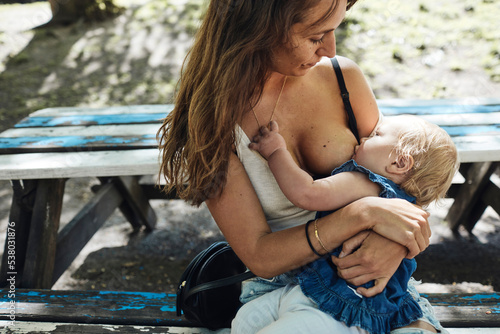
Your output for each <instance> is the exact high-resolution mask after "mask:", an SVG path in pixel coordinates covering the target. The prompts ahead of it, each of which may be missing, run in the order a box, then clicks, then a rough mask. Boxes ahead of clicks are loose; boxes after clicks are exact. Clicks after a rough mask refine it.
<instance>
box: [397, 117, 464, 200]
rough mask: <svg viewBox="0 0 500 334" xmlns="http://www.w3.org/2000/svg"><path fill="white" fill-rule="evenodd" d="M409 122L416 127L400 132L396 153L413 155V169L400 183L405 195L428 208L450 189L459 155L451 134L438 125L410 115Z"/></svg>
mask: <svg viewBox="0 0 500 334" xmlns="http://www.w3.org/2000/svg"><path fill="white" fill-rule="evenodd" d="M398 117H407V118H408V122H412V123H413V124H415V126H414V127H411V128H409V127H407V128H406V129H405V130H402V131H401V132H400V133H399V140H398V144H397V145H396V147H395V148H394V153H395V154H396V155H397V156H398V157H399V156H408V155H409V156H412V157H413V160H414V165H413V168H412V169H411V170H410V171H409V172H408V177H407V179H406V180H405V181H404V182H403V183H401V188H403V190H404V191H406V193H408V194H409V195H411V196H414V197H415V198H416V201H417V204H418V205H421V206H427V205H429V204H430V203H431V202H433V201H435V200H439V199H442V198H444V197H445V196H446V192H447V191H448V189H449V188H450V186H451V182H452V180H453V177H454V175H455V173H456V172H457V170H458V167H459V161H458V153H457V149H456V147H455V144H454V143H453V141H452V140H451V137H450V136H449V135H448V133H447V132H446V131H445V130H443V129H442V128H440V127H439V126H437V125H435V124H433V123H430V122H428V121H426V120H424V119H422V118H419V117H416V116H410V115H404V116H398Z"/></svg>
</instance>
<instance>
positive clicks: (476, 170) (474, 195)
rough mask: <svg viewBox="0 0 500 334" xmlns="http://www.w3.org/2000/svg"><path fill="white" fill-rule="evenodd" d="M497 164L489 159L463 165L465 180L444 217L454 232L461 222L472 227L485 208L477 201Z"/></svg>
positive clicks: (468, 227)
mask: <svg viewBox="0 0 500 334" xmlns="http://www.w3.org/2000/svg"><path fill="white" fill-rule="evenodd" d="M497 166H498V163H496V162H491V161H489V162H477V163H473V164H471V165H470V167H469V166H465V167H466V168H465V169H466V170H467V171H466V173H465V175H464V177H465V182H464V183H463V184H462V185H461V186H460V189H459V191H458V193H457V196H456V197H455V202H454V203H453V205H452V206H451V207H450V209H449V211H448V214H447V216H446V218H445V219H446V221H448V224H449V226H450V228H451V230H452V231H453V232H454V233H456V232H457V231H458V228H459V226H460V225H462V224H463V225H465V226H467V229H468V230H470V231H472V229H473V228H474V225H475V223H476V222H477V220H478V219H479V218H480V217H481V215H482V213H483V212H484V210H485V209H486V206H485V205H484V204H481V203H479V202H480V198H481V194H482V192H483V190H484V189H485V187H486V185H487V184H488V182H489V180H490V177H491V174H493V172H494V171H495V170H496V168H497ZM462 170H463V169H461V171H462ZM478 203H479V204H478Z"/></svg>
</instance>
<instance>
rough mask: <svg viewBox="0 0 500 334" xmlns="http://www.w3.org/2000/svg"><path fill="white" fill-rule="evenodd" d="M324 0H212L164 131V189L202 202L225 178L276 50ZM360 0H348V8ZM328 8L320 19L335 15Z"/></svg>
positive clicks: (162, 145)
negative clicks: (242, 122) (243, 120)
mask: <svg viewBox="0 0 500 334" xmlns="http://www.w3.org/2000/svg"><path fill="white" fill-rule="evenodd" d="M320 1H321V0H211V1H210V4H209V6H208V9H207V12H206V14H205V17H204V19H203V22H202V24H201V26H200V28H199V30H198V32H197V34H196V36H195V40H194V44H193V47H192V49H191V51H190V52H189V54H188V55H187V57H186V60H185V61H184V64H183V69H182V71H181V72H182V73H181V77H180V80H179V84H178V92H177V95H176V100H175V107H174V109H173V110H172V111H171V112H170V113H169V114H168V115H167V117H166V118H165V121H164V123H163V125H162V126H161V128H160V130H159V131H158V134H157V136H158V138H159V143H160V150H161V155H162V161H161V173H163V176H164V178H165V180H166V186H165V187H164V191H166V192H170V191H172V190H174V189H175V190H176V192H177V195H178V196H179V197H180V198H182V199H184V200H187V201H189V202H190V203H192V204H194V205H200V204H201V203H202V202H203V201H205V200H206V199H207V198H210V197H211V196H214V195H216V194H217V193H218V192H219V191H220V190H221V189H222V188H223V187H224V185H225V183H226V174H227V170H228V164H229V157H230V154H231V152H232V150H233V147H234V143H235V132H234V131H235V126H236V124H237V122H239V121H240V120H241V117H242V115H243V114H244V113H245V112H247V111H249V110H250V108H251V105H250V101H252V98H254V100H255V97H260V95H261V94H262V89H263V87H264V84H265V82H266V80H267V78H268V75H269V73H270V69H271V66H272V59H271V55H272V50H273V49H275V48H276V46H280V45H281V46H285V44H286V43H287V42H288V41H289V40H290V39H289V37H290V36H289V35H288V34H289V32H290V31H291V27H292V25H294V24H296V23H299V22H301V21H302V20H303V19H304V13H306V10H307V9H309V8H312V7H314V6H316V5H317V4H318V3H319V2H320ZM356 1H357V0H350V1H348V2H347V9H349V8H350V7H351V6H352V5H353V4H354V3H355V2H356ZM336 6H337V1H332V6H331V8H330V10H329V11H328V12H327V13H325V14H324V16H323V18H322V19H321V20H320V21H318V22H317V23H320V22H322V21H323V20H325V19H327V18H328V17H330V16H331V15H332V14H333V13H334V12H335V9H336Z"/></svg>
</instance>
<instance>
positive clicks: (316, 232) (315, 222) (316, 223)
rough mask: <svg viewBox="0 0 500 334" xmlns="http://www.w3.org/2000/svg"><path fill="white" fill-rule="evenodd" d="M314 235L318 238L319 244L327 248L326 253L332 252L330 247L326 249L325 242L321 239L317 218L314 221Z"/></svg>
mask: <svg viewBox="0 0 500 334" xmlns="http://www.w3.org/2000/svg"><path fill="white" fill-rule="evenodd" d="M314 235H315V236H316V239H318V242H319V244H320V245H321V247H322V248H323V249H324V250H325V252H326V253H330V251H329V250H328V249H326V247H325V244H324V243H323V241H321V239H320V238H319V233H318V220H317V219H316V220H315V221H314Z"/></svg>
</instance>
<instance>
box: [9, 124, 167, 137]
mask: <svg viewBox="0 0 500 334" xmlns="http://www.w3.org/2000/svg"><path fill="white" fill-rule="evenodd" d="M159 127H160V124H124V125H92V126H60V127H54V128H12V129H9V130H5V131H4V132H2V133H1V134H0V138H22V137H63V136H81V137H91V136H98V137H99V136H125V137H127V136H135V135H139V136H143V135H146V134H150V135H153V134H154V135H155V134H156V132H157V131H158V129H159Z"/></svg>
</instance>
